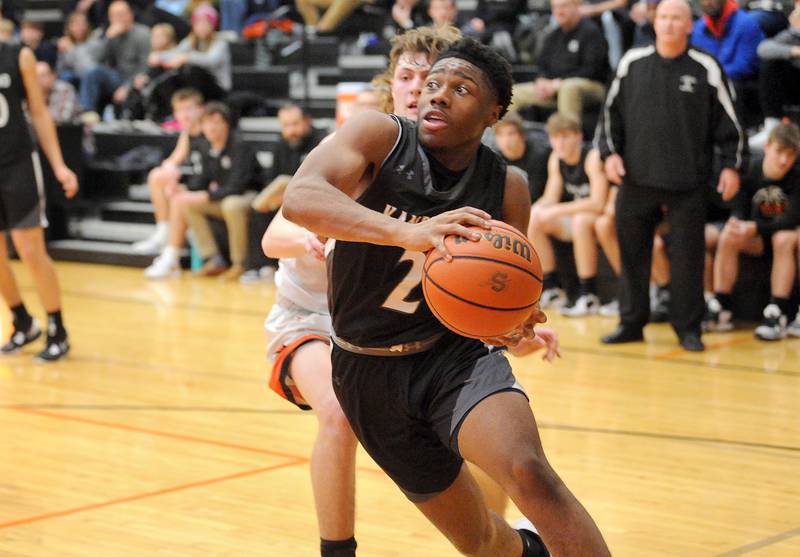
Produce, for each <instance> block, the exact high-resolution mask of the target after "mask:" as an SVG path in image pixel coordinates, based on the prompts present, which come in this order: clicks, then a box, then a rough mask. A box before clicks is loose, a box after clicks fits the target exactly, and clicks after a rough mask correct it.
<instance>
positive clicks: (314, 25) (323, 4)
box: [295, 0, 369, 33]
mask: <svg viewBox="0 0 800 557" xmlns="http://www.w3.org/2000/svg"><path fill="white" fill-rule="evenodd" d="M367 3H369V1H368V0H297V1H296V3H295V4H296V6H297V11H298V12H300V15H301V16H303V21H304V22H305V24H306V26H307V27H309V28H310V29H313V30H314V31H316V32H320V33H331V32H332V31H333V30H334V29H336V28H337V27H338V26H339V24H340V23H342V22H343V21H344V20H345V19H347V16H349V15H350V14H351V13H353V10H355V9H356V8H358V7H359V6H361V5H363V4H367ZM323 10H324V12H325V13H324V14H322V16H320V11H323Z"/></svg>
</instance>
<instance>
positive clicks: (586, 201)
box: [528, 112, 608, 316]
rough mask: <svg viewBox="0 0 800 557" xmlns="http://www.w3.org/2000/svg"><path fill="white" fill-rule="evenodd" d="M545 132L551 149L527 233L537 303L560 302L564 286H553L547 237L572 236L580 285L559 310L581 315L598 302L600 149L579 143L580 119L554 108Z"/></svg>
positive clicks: (603, 184)
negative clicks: (538, 271) (538, 267)
mask: <svg viewBox="0 0 800 557" xmlns="http://www.w3.org/2000/svg"><path fill="white" fill-rule="evenodd" d="M547 136H548V137H549V139H550V145H552V147H553V152H552V153H551V154H550V158H549V159H548V161H547V184H546V185H545V188H544V194H543V195H542V198H541V199H540V200H539V202H538V203H537V204H536V206H535V207H533V208H532V210H531V221H530V227H529V228H528V237H529V238H530V240H531V243H532V244H533V247H534V248H536V253H538V254H539V260H540V261H541V263H542V274H543V276H544V284H543V288H544V290H543V291H542V295H541V297H540V299H539V303H540V304H541V306H542V307H543V308H547V307H560V306H562V305H563V303H564V301H565V300H564V291H563V290H561V288H559V283H558V278H557V275H556V257H555V252H554V251H553V243H552V239H551V238H556V239H558V240H561V241H562V242H572V245H573V250H574V252H575V263H576V266H577V268H578V278H579V280H580V288H579V293H578V298H577V300H575V301H574V303H573V304H571V305H569V306H566V307H563V308H562V314H563V315H567V316H582V315H588V314H590V313H596V312H597V310H598V309H599V308H600V300H599V298H598V297H597V285H596V277H597V239H596V238H595V235H594V222H595V220H596V219H597V217H598V216H599V215H600V213H601V212H602V210H603V206H604V205H605V202H606V197H607V196H608V180H607V179H606V176H605V173H604V172H603V163H602V161H601V160H600V153H599V151H597V150H596V149H590V148H588V147H585V146H584V145H583V133H582V132H581V125H580V123H579V122H578V121H577V120H575V119H574V118H572V117H571V116H567V115H564V114H561V113H559V112H556V113H555V114H553V115H552V116H550V118H549V119H548V120H547Z"/></svg>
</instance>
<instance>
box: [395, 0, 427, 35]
mask: <svg viewBox="0 0 800 557" xmlns="http://www.w3.org/2000/svg"><path fill="white" fill-rule="evenodd" d="M389 13H390V15H391V18H392V23H393V24H394V26H395V27H396V29H397V32H398V33H402V32H403V31H408V30H409V29H413V28H414V27H419V26H420V25H425V23H427V22H426V21H425V5H424V2H421V1H420V0H394V3H393V4H392V9H391V10H390V12H389Z"/></svg>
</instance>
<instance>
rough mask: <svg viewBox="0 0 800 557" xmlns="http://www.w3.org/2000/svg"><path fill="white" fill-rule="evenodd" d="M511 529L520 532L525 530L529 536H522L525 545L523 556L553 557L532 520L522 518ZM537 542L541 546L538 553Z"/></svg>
mask: <svg viewBox="0 0 800 557" xmlns="http://www.w3.org/2000/svg"><path fill="white" fill-rule="evenodd" d="M511 527H512V528H513V529H514V530H518V531H520V530H524V531H525V534H527V535H523V536H522V539H523V542H522V543H523V544H525V547H524V548H523V549H522V554H523V555H537V556H541V557H551V556H550V552H549V551H548V550H547V548H546V547H545V545H544V542H543V541H542V538H541V536H540V535H539V530H537V529H536V526H534V525H533V523H532V522H531V521H530V520H528V519H527V518H525V517H523V518H520V519H519V520H517V521H516V522H515V523H514V524H513V526H511ZM531 538H532V539H531ZM537 542H538V545H539V548H538V549H539V551H538V553H537V552H536V549H537V548H536V547H535V545H537Z"/></svg>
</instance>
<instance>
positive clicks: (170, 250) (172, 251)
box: [161, 246, 179, 261]
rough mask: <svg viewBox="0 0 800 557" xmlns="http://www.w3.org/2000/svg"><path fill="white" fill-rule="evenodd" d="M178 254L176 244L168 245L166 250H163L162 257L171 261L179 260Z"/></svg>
mask: <svg viewBox="0 0 800 557" xmlns="http://www.w3.org/2000/svg"><path fill="white" fill-rule="evenodd" d="M178 255H179V254H178V248H176V247H175V246H167V247H165V248H164V251H163V252H161V257H163V258H164V259H169V260H170V261H177V260H178Z"/></svg>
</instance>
